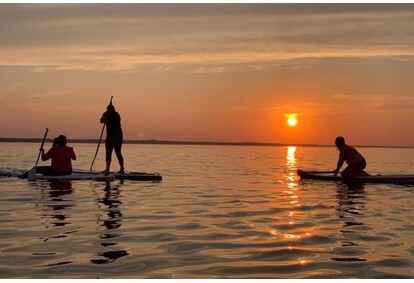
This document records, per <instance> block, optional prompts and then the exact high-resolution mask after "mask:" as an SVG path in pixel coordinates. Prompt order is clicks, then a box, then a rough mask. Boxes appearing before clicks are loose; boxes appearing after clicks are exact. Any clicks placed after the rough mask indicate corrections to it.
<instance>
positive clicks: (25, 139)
mask: <svg viewBox="0 0 414 283" xmlns="http://www.w3.org/2000/svg"><path fill="white" fill-rule="evenodd" d="M42 140H43V139H42V138H2V137H0V142H16V143H18V142H21V143H32V142H33V143H34V142H41V141H42ZM45 141H46V142H53V139H51V138H47V139H46V140H45ZM69 141H70V142H72V143H98V142H99V139H70V140H69ZM123 144H158V145H163V144H165V145H167V144H170V145H223V146H303V147H333V146H332V145H327V144H299V143H292V144H289V143H276V142H252V141H248V142H214V141H174V140H157V139H148V140H124V141H123ZM352 146H355V147H383V148H414V146H408V145H407V146H405V145H352Z"/></svg>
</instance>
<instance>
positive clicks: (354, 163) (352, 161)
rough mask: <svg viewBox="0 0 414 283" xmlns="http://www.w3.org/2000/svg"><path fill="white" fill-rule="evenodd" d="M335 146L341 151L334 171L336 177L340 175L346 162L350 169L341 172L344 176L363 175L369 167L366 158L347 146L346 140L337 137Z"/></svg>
mask: <svg viewBox="0 0 414 283" xmlns="http://www.w3.org/2000/svg"><path fill="white" fill-rule="evenodd" d="M335 145H336V147H337V148H338V150H339V159H338V165H337V166H336V169H335V170H333V171H332V173H334V176H336V175H337V174H338V173H339V170H340V169H341V167H342V165H343V164H344V162H345V161H346V163H347V164H348V167H346V168H345V170H343V171H342V172H341V175H342V176H344V177H346V176H356V175H361V174H362V172H363V170H364V169H365V167H366V166H367V163H366V161H365V158H364V157H363V156H362V155H361V154H360V153H359V152H358V151H357V150H356V149H355V148H353V147H352V146H349V145H347V144H345V139H344V138H343V137H337V138H336V139H335Z"/></svg>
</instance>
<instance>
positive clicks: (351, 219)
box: [331, 183, 367, 262]
mask: <svg viewBox="0 0 414 283" xmlns="http://www.w3.org/2000/svg"><path fill="white" fill-rule="evenodd" d="M337 188H338V189H337V191H336V192H337V197H338V206H337V207H336V211H337V213H338V214H339V217H338V218H339V220H340V222H341V224H342V225H341V228H340V229H339V232H341V233H342V237H341V239H340V247H339V248H338V250H339V251H341V250H342V251H344V249H346V248H348V247H349V248H350V249H351V250H349V252H348V253H346V252H345V253H340V254H339V255H340V256H338V257H332V258H331V260H332V261H339V262H361V261H367V260H366V259H365V258H363V257H362V258H361V256H358V257H357V256H354V255H353V253H352V248H355V247H357V246H358V243H357V242H356V241H357V239H358V238H357V237H356V233H358V231H359V230H361V228H357V227H364V226H365V227H367V224H366V223H364V222H362V221H363V220H364V219H365V210H366V199H365V189H364V184H362V183H350V184H344V183H338V184H337ZM338 243H339V242H338Z"/></svg>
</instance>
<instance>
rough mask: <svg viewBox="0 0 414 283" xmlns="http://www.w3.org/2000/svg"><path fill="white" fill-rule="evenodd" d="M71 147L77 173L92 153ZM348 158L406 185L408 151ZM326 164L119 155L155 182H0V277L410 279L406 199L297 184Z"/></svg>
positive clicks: (328, 154)
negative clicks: (305, 172)
mask: <svg viewBox="0 0 414 283" xmlns="http://www.w3.org/2000/svg"><path fill="white" fill-rule="evenodd" d="M38 146H39V145H38V144H30V143H28V144H25V143H22V144H19V143H2V144H0V147H1V155H0V167H12V168H20V169H29V168H31V167H32V166H33V165H34V163H35V161H36V157H37V150H38ZM72 146H74V147H75V151H76V153H77V155H78V160H77V161H75V162H74V167H75V168H77V169H85V170H88V169H89V166H90V163H91V161H92V158H93V155H94V153H95V149H96V145H92V144H91V145H89V144H74V145H72ZM359 150H360V151H361V152H362V153H363V154H364V155H365V156H366V158H367V160H368V163H369V165H368V168H367V171H369V172H372V173H391V172H392V173H414V149H389V148H360V149H359ZM103 155H104V154H103V152H102V151H101V154H100V156H99V158H98V159H97V160H96V161H95V166H94V169H95V170H103V169H104V160H103ZM337 155H338V152H337V151H336V150H335V149H334V148H320V147H242V146H240V147H237V146H236V147H231V146H172V145H162V146H161V145H157V146H152V145H125V146H124V156H125V159H126V168H127V170H130V171H144V172H155V171H158V172H160V173H161V174H162V175H163V178H164V179H163V182H161V183H151V182H149V183H148V182H135V181H125V182H120V181H114V182H110V183H105V182H96V181H72V182H52V183H51V182H47V181H36V182H28V181H27V180H20V179H16V178H0V190H1V192H2V197H1V199H0V224H1V230H0V235H1V237H0V251H1V252H0V274H1V275H0V276H1V277H2V278H414V186H398V185H378V184H372V185H369V184H367V185H360V186H352V187H350V186H347V185H345V184H341V183H334V182H321V181H306V182H301V181H300V180H299V178H298V177H297V176H296V173H295V172H296V169H297V168H313V169H334V168H335V165H336V158H337ZM115 165H116V164H115ZM112 168H113V169H116V170H117V169H118V166H113V167H112Z"/></svg>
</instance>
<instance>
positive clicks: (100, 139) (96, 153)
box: [89, 96, 113, 172]
mask: <svg viewBox="0 0 414 283" xmlns="http://www.w3.org/2000/svg"><path fill="white" fill-rule="evenodd" d="M112 98H113V96H111V100H110V101H109V104H112ZM105 125H106V124H105V123H103V126H102V131H101V136H100V137H99V142H98V146H97V148H96V152H95V157H94V158H93V160H92V164H91V168H89V169H90V170H89V171H90V172H92V167H93V164H94V163H95V159H96V156H97V155H98V151H99V146H100V145H101V141H102V136H103V133H104V130H105Z"/></svg>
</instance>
